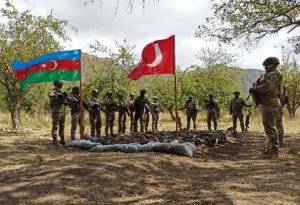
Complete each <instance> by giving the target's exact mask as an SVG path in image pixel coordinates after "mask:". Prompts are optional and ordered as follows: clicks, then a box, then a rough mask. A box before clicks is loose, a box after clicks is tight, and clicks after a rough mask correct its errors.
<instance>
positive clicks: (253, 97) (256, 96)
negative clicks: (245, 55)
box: [246, 74, 264, 108]
mask: <svg viewBox="0 0 300 205" xmlns="http://www.w3.org/2000/svg"><path fill="white" fill-rule="evenodd" d="M263 76H264V75H263V74H261V76H260V77H259V78H258V79H257V80H256V82H255V83H253V85H252V86H253V87H255V86H258V85H260V84H261V80H262V78H263ZM250 95H251V96H252V99H253V102H254V103H255V108H256V107H257V106H258V105H259V104H260V99H259V95H258V93H256V92H254V93H249V95H248V97H247V98H246V101H247V100H248V99H249V97H250Z"/></svg>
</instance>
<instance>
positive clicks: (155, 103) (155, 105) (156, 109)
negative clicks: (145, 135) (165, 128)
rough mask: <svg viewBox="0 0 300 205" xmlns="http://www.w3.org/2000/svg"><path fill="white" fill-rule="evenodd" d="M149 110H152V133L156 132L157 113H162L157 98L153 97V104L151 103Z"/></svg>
mask: <svg viewBox="0 0 300 205" xmlns="http://www.w3.org/2000/svg"><path fill="white" fill-rule="evenodd" d="M150 108H151V110H152V113H151V114H152V131H153V132H155V131H157V125H158V121H159V113H160V112H163V109H162V107H161V106H160V104H159V102H158V97H156V96H155V97H153V103H151V107H150Z"/></svg>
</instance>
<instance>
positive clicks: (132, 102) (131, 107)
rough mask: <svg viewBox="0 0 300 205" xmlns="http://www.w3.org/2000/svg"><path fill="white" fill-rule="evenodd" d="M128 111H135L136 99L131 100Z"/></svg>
mask: <svg viewBox="0 0 300 205" xmlns="http://www.w3.org/2000/svg"><path fill="white" fill-rule="evenodd" d="M127 107H128V111H129V112H130V113H131V114H132V113H134V100H130V101H129V102H128V104H127Z"/></svg>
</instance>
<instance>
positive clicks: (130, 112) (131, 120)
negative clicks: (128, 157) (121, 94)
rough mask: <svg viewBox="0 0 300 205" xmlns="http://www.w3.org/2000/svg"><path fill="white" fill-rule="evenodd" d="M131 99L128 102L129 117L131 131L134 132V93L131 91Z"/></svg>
mask: <svg viewBox="0 0 300 205" xmlns="http://www.w3.org/2000/svg"><path fill="white" fill-rule="evenodd" d="M129 97H130V100H129V102H128V105H127V107H128V112H129V118H130V133H133V124H134V115H133V114H134V97H135V94H134V93H130V95H129Z"/></svg>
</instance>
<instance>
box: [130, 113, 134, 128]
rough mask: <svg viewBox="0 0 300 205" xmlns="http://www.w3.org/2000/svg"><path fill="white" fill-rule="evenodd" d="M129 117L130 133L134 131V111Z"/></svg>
mask: <svg viewBox="0 0 300 205" xmlns="http://www.w3.org/2000/svg"><path fill="white" fill-rule="evenodd" d="M129 118H130V133H133V127H134V126H133V125H134V115H133V113H130V115H129Z"/></svg>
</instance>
